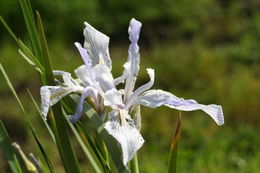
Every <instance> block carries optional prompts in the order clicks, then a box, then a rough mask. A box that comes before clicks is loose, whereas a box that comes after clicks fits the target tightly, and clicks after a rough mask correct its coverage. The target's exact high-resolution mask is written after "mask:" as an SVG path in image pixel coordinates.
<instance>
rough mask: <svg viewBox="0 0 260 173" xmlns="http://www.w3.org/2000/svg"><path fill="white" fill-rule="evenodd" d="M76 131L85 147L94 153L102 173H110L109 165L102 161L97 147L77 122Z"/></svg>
mask: <svg viewBox="0 0 260 173" xmlns="http://www.w3.org/2000/svg"><path fill="white" fill-rule="evenodd" d="M76 126H77V129H78V131H79V133H80V136H81V138H82V140H83V142H84V143H85V144H86V146H88V148H91V149H92V150H93V152H94V153H95V155H96V156H97V158H98V160H99V161H100V163H101V165H102V167H103V169H104V172H111V170H110V169H111V168H110V165H109V164H108V163H107V162H106V160H105V159H104V157H103V155H102V154H101V152H100V151H99V150H98V148H97V146H96V145H95V144H94V143H93V142H92V140H91V138H90V137H89V135H88V133H87V131H86V130H85V129H84V127H83V126H82V124H81V123H80V122H78V123H77V124H76Z"/></svg>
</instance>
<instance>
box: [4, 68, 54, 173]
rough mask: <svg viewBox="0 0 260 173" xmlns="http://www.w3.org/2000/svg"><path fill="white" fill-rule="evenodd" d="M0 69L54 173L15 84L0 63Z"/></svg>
mask: <svg viewBox="0 0 260 173" xmlns="http://www.w3.org/2000/svg"><path fill="white" fill-rule="evenodd" d="M0 70H1V72H2V74H3V75H4V78H5V80H6V83H7V85H8V87H9V88H10V90H11V92H12V94H13V96H14V97H15V99H16V101H17V102H18V104H19V106H20V108H21V110H22V112H23V114H24V116H25V120H26V123H27V124H28V126H29V128H30V130H31V133H32V135H33V137H34V139H35V141H36V143H37V145H38V147H39V149H40V152H41V154H42V156H43V158H44V160H45V162H46V164H47V166H48V168H49V171H50V172H52V173H54V172H55V171H54V169H53V166H52V164H51V162H50V160H49V158H48V156H47V154H46V152H45V151H44V148H43V147H42V145H41V143H40V141H39V139H38V137H37V135H36V133H35V130H34V129H33V126H32V124H31V122H30V120H29V118H28V114H27V112H26V111H25V109H24V107H23V104H22V102H21V101H20V99H19V97H18V95H17V93H16V91H15V89H14V87H13V85H12V83H11V81H10V79H9V77H8V76H7V74H6V72H5V70H4V68H3V66H2V64H0Z"/></svg>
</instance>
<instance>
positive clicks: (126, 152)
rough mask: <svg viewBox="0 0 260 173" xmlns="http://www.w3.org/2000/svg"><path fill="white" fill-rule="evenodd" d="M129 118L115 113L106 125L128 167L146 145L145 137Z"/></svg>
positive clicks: (110, 116) (124, 114) (120, 112)
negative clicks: (137, 152) (144, 144)
mask: <svg viewBox="0 0 260 173" xmlns="http://www.w3.org/2000/svg"><path fill="white" fill-rule="evenodd" d="M120 114H121V115H120ZM129 117H130V116H129V115H127V114H126V113H123V112H122V111H113V112H111V113H110V115H109V120H108V121H107V122H106V124H105V129H106V130H107V131H108V133H109V134H110V135H112V136H113V137H114V138H115V139H116V140H117V141H118V143H119V144H120V147H121V149H122V154H123V163H124V165H127V162H129V161H130V160H131V159H132V158H133V157H134V155H135V153H136V151H138V150H139V149H140V148H141V147H142V145H143V143H144V139H143V137H142V136H141V134H140V132H139V131H138V129H136V127H135V125H134V122H133V120H131V119H130V118H129Z"/></svg>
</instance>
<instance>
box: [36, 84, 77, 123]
mask: <svg viewBox="0 0 260 173" xmlns="http://www.w3.org/2000/svg"><path fill="white" fill-rule="evenodd" d="M71 92H81V90H79V89H78V88H72V87H61V86H43V87H41V91H40V94H41V113H42V115H43V117H44V119H46V118H47V114H48V112H49V108H50V107H51V106H53V105H54V104H56V103H57V102H58V101H59V100H60V99H62V98H63V97H65V96H66V95H68V94H70V93H71Z"/></svg>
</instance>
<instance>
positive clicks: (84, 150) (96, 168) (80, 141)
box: [67, 120, 102, 173]
mask: <svg viewBox="0 0 260 173" xmlns="http://www.w3.org/2000/svg"><path fill="white" fill-rule="evenodd" d="M67 122H68V120H67ZM68 124H69V126H70V128H71V130H72V132H73V133H74V135H75V137H76V139H77V141H78V142H79V144H80V146H81V148H82V150H83V152H84V153H85V154H86V156H87V157H88V159H89V161H90V163H91V165H92V166H93V168H94V170H95V171H96V172H97V173H101V172H102V171H101V169H100V165H99V163H98V162H97V159H95V158H94V155H92V153H91V152H90V150H89V149H88V148H87V147H86V145H85V143H84V142H83V141H82V139H81V137H80V135H79V133H78V132H77V130H76V129H75V127H74V126H73V125H72V124H71V123H70V122H68Z"/></svg>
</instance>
